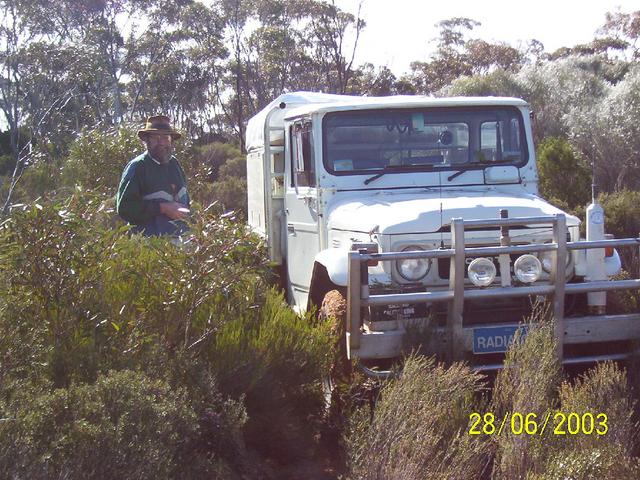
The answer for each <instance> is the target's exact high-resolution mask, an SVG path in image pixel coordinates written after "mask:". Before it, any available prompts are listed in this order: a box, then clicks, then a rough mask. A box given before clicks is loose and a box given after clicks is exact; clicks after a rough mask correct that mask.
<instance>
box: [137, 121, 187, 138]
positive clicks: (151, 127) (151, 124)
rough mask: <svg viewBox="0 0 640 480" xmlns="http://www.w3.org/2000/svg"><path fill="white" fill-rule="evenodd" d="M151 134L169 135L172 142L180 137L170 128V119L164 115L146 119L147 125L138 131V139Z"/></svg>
mask: <svg viewBox="0 0 640 480" xmlns="http://www.w3.org/2000/svg"><path fill="white" fill-rule="evenodd" d="M153 133H164V134H169V135H171V138H173V139H174V140H177V139H179V138H180V137H182V135H181V134H179V133H178V132H177V131H176V130H174V129H173V127H172V126H171V119H170V118H169V117H167V116H166V115H155V116H153V117H149V118H147V123H146V124H145V126H144V128H143V129H141V130H138V137H140V138H141V139H142V140H144V139H145V137H146V136H147V135H149V134H153Z"/></svg>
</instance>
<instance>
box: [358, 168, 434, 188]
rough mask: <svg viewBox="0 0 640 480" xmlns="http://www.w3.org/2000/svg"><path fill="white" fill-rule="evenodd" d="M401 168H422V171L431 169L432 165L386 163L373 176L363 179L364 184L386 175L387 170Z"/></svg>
mask: <svg viewBox="0 0 640 480" xmlns="http://www.w3.org/2000/svg"><path fill="white" fill-rule="evenodd" d="M403 170H423V171H431V170H433V165H429V164H424V165H419V164H415V165H414V164H407V165H387V166H385V167H384V168H383V169H382V171H381V172H380V173H376V174H375V175H374V176H373V177H369V178H367V179H366V180H365V181H364V184H365V185H369V184H370V183H371V182H373V181H375V180H377V179H379V178H380V177H381V176H383V175H386V174H387V173H389V172H402V171H403Z"/></svg>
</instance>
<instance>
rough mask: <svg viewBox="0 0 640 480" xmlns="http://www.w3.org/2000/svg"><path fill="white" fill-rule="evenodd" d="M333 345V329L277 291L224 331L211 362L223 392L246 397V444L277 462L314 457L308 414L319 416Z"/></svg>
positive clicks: (269, 294)
mask: <svg viewBox="0 0 640 480" xmlns="http://www.w3.org/2000/svg"><path fill="white" fill-rule="evenodd" d="M331 346H332V338H331V336H330V333H329V326H328V325H316V324H314V321H313V320H312V317H311V316H310V315H309V314H307V315H305V316H302V317H301V316H298V315H297V314H296V313H295V312H294V311H293V310H291V308H290V307H289V306H288V305H286V303H285V302H284V299H283V298H282V295H281V294H277V293H276V292H275V290H270V291H269V292H268V294H267V297H266V299H265V302H264V305H263V306H262V307H261V308H259V309H254V310H249V311H246V312H244V314H243V315H240V316H239V317H238V318H237V319H236V320H235V321H232V322H229V323H227V324H226V325H224V326H223V327H222V328H221V330H220V331H219V332H218V334H217V336H216V343H215V347H214V350H213V353H212V358H211V364H212V365H213V366H214V369H215V371H216V378H218V380H219V384H220V388H221V389H222V391H223V392H224V393H225V394H228V395H231V396H233V397H235V398H244V401H245V404H246V407H247V412H248V413H249V420H248V423H247V441H248V442H251V443H252V444H253V445H254V446H255V447H257V448H258V449H260V450H261V451H262V452H264V453H267V454H269V455H272V456H274V457H276V458H277V459H279V460H286V459H291V458H292V457H295V456H301V455H305V454H309V453H310V452H309V450H310V449H311V448H312V445H310V444H309V443H308V440H306V441H305V437H306V438H307V439H308V438H310V437H311V435H307V434H308V433H309V432H311V431H312V430H313V428H314V426H313V425H312V424H310V422H309V416H314V415H315V416H316V417H319V416H320V413H321V409H322V406H323V396H322V391H321V388H320V378H321V377H322V375H323V373H324V372H327V371H328V369H329V362H330V355H331V353H330V351H331ZM305 450H307V451H305Z"/></svg>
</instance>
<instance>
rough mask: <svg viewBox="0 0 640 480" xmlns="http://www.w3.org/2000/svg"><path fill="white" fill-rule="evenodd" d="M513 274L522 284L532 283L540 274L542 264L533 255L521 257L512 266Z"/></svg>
mask: <svg viewBox="0 0 640 480" xmlns="http://www.w3.org/2000/svg"><path fill="white" fill-rule="evenodd" d="M513 272H514V273H515V274H516V278H517V279H518V280H520V281H521V282H522V283H533V282H535V281H536V280H538V279H539V278H540V275H541V274H542V264H541V263H540V260H538V259H537V258H536V257H534V256H533V255H530V254H527V255H522V256H520V257H518V258H517V260H516V261H515V263H514V264H513Z"/></svg>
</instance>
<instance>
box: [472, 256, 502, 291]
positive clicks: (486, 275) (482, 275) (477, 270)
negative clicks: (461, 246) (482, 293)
mask: <svg viewBox="0 0 640 480" xmlns="http://www.w3.org/2000/svg"><path fill="white" fill-rule="evenodd" d="M467 273H468V275H469V280H471V282H472V283H473V284H474V285H475V286H477V287H488V286H489V285H491V283H492V282H493V280H494V279H495V278H496V266H495V265H494V264H493V262H492V261H491V260H489V259H488V258H476V259H475V260H473V261H472V262H471V263H470V264H469V267H468V268H467Z"/></svg>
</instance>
